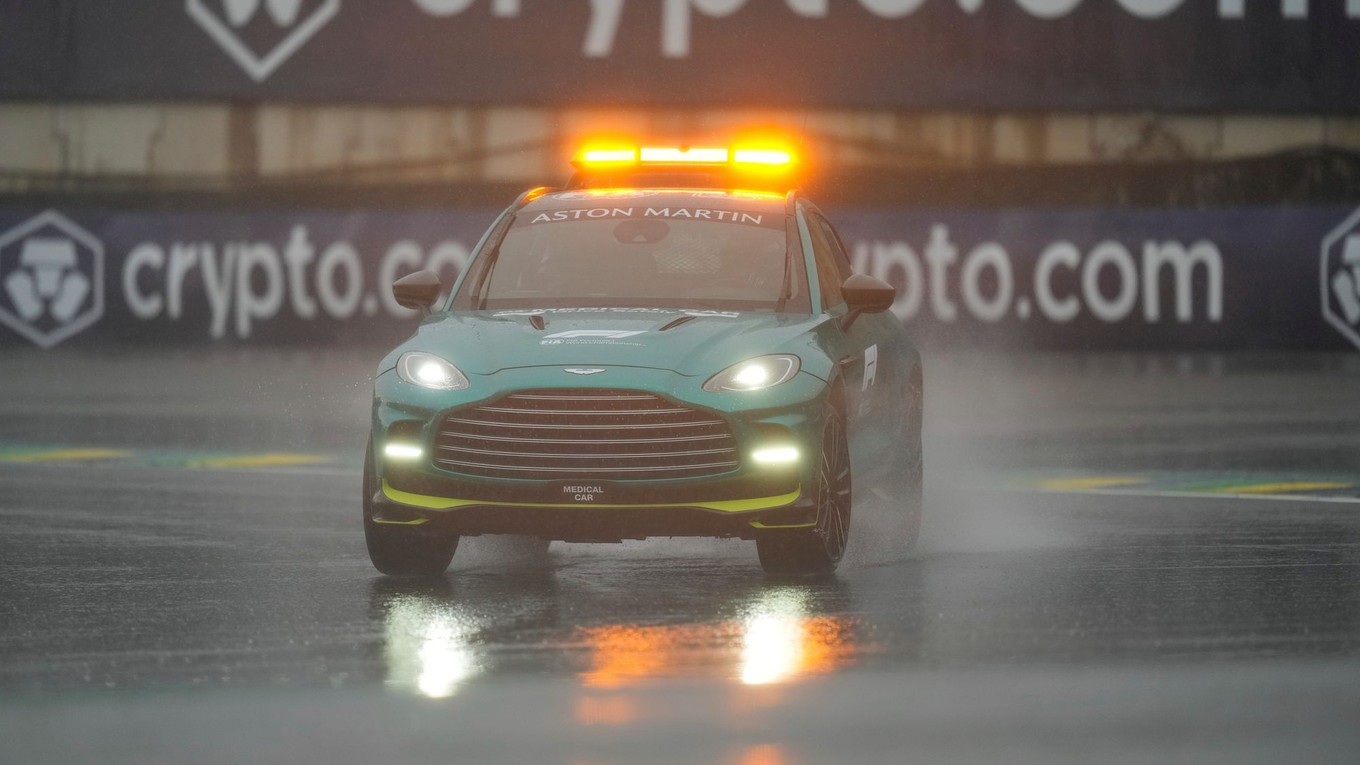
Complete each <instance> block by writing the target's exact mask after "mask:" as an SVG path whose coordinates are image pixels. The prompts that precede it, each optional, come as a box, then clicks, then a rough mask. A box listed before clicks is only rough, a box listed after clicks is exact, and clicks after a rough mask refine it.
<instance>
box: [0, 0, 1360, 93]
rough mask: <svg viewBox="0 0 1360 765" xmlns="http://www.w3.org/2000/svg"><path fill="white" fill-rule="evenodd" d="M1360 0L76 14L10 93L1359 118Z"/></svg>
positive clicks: (288, 0)
mask: <svg viewBox="0 0 1360 765" xmlns="http://www.w3.org/2000/svg"><path fill="white" fill-rule="evenodd" d="M1358 57H1360V0H1250V2H1248V0H384V2H376V0H119V1H118V2H108V0H67V1H66V2H27V3H19V2H11V3H8V4H6V5H5V7H4V8H3V9H0V98H8V99H15V98H32V99H48V100H51V99H63V100H67V99H98V100H137V101H143V100H170V99H231V100H257V101H279V100H284V101H322V102H332V101H343V102H356V101H357V102H407V103H421V104H427V103H498V104H513V105H538V104H570V105H581V104H589V105H600V104H605V105H609V104H627V105H631V106H644V105H714V106H728V107H759V106H783V107H791V108H803V107H808V108H811V107H819V106H820V107H846V106H851V107H879V108H939V109H1046V110H1069V109H1070V110H1090V109H1107V110H1113V109H1156V110H1201V109H1210V110H1225V109H1237V110H1251V111H1256V112H1264V111H1307V112H1339V113H1356V112H1360V99H1357V98H1356V94H1357V93H1360V58H1358Z"/></svg>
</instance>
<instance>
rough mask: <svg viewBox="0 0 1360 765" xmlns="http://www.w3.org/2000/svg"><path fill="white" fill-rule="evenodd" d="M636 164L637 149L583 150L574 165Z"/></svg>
mask: <svg viewBox="0 0 1360 765" xmlns="http://www.w3.org/2000/svg"><path fill="white" fill-rule="evenodd" d="M634 162H637V149H631V148H630V149H583V150H582V151H581V152H580V153H579V154H577V155H576V161H575V162H573V163H572V164H575V165H630V164H633V163H634Z"/></svg>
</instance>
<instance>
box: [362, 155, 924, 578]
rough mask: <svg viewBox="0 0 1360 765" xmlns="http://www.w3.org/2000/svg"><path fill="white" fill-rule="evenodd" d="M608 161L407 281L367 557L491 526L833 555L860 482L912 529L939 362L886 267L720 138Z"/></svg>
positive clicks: (569, 537) (379, 396) (400, 289)
mask: <svg viewBox="0 0 1360 765" xmlns="http://www.w3.org/2000/svg"><path fill="white" fill-rule="evenodd" d="M643 151H646V150H643ZM681 151H683V150H681ZM612 159H613V160H614V162H615V165H611V166H610V167H609V168H608V170H607V172H606V171H605V170H598V169H596V168H593V167H591V166H590V165H588V164H586V165H578V168H580V169H579V170H578V172H577V175H576V176H575V177H574V178H573V181H572V183H571V185H570V186H569V187H568V188H567V189H566V190H561V191H555V190H549V189H535V190H533V191H530V192H526V193H525V194H523V195H521V196H520V198H519V199H518V200H516V202H515V203H514V204H512V205H511V206H510V207H509V208H508V209H507V210H505V212H504V213H502V214H501V215H500V216H499V218H498V219H497V220H496V221H495V222H494V223H493V224H492V226H491V228H490V229H489V231H488V232H487V233H486V235H485V236H484V237H483V238H482V241H481V242H480V243H479V244H478V246H477V248H476V251H475V253H474V255H473V258H472V260H471V261H470V263H469V265H468V267H467V268H465V269H464V270H463V273H462V274H461V275H460V278H459V279H458V281H457V283H456V284H454V285H453V288H452V291H451V293H450V294H449V296H448V297H447V298H445V299H442V300H441V298H440V295H441V294H442V292H443V288H442V285H441V284H440V282H439V278H438V277H437V276H436V275H435V274H433V273H430V272H418V273H415V274H411V275H409V276H407V277H404V278H402V279H401V280H399V281H397V282H396V284H395V285H394V286H393V290H394V293H395V295H396V298H397V300H398V301H399V302H400V303H402V304H403V305H406V306H407V307H410V308H417V309H419V310H421V311H422V312H423V313H424V314H425V318H424V319H423V320H422V321H421V323H420V326H419V328H418V329H417V330H416V332H415V334H413V335H412V336H411V337H410V338H409V339H407V340H406V341H405V342H403V343H402V344H400V345H399V346H398V347H396V348H395V349H393V350H392V352H391V353H389V354H388V355H387V356H386V357H385V358H384V359H383V360H382V362H381V364H379V366H378V369H377V374H376V376H375V380H374V400H373V422H372V436H371V439H370V443H369V447H368V451H367V454H366V458H365V465H364V476H363V522H364V531H365V536H366V539H367V544H368V551H369V554H370V557H371V558H372V561H373V564H374V566H375V567H377V569H378V570H379V571H381V572H383V573H385V574H389V575H393V576H412V577H416V576H438V575H440V574H442V573H443V572H444V571H445V569H446V568H447V567H448V565H449V563H450V561H451V560H452V557H453V554H454V551H455V549H456V548H457V545H458V541H459V538H460V537H462V536H470V535H481V534H509V535H521V536H526V537H533V538H537V539H540V540H564V541H572V542H585V541H589V542H620V541H622V540H624V539H642V538H647V537H653V536H712V537H739V538H742V539H748V540H754V541H755V543H756V549H757V551H758V553H759V559H760V563H761V565H762V566H763V567H764V568H765V570H766V571H768V572H772V573H780V574H804V573H808V574H811V573H826V572H830V571H832V570H833V569H834V568H835V567H836V565H837V563H838V562H839V561H840V559H841V557H842V555H843V554H844V552H845V548H846V543H847V541H848V539H849V534H850V530H851V520H852V502H851V500H852V497H854V496H861V493H862V492H871V493H872V494H873V495H876V496H877V497H878V498H880V499H882V500H884V505H885V506H886V507H887V508H888V509H889V512H891V513H892V514H893V515H894V516H895V519H894V520H895V523H894V524H893V528H896V529H900V530H901V531H900V532H899V533H898V534H897V536H899V537H900V543H901V545H903V546H904V547H905V546H909V545H910V544H911V543H912V542H913V541H914V540H915V537H916V534H917V530H918V529H919V526H920V520H921V477H922V454H921V413H922V376H921V361H920V355H919V354H918V352H917V350H916V348H915V347H914V346H913V344H912V343H911V341H910V340H909V339H908V338H907V336H906V334H905V333H904V331H903V329H902V326H901V324H900V323H899V322H898V320H897V319H896V318H895V317H894V316H893V314H892V313H890V312H888V308H890V307H891V305H892V303H893V301H894V298H895V290H894V288H893V287H892V286H890V285H888V284H886V283H884V282H882V281H880V280H878V279H874V278H872V277H869V276H866V275H862V274H852V272H851V267H850V262H849V260H848V258H847V257H846V252H845V248H844V246H843V245H842V243H841V241H840V238H839V236H838V235H837V233H836V231H835V229H834V228H833V227H832V225H831V223H830V222H829V221H828V220H827V219H826V218H825V217H824V216H823V215H822V213H821V212H820V211H819V210H818V209H817V207H816V206H814V205H813V204H812V202H811V201H809V200H808V199H807V198H805V197H804V196H802V195H800V194H799V193H797V192H782V193H773V192H769V191H746V190H744V189H746V188H751V187H753V186H757V187H758V186H759V185H760V184H757V183H751V182H747V181H749V179H742V178H739V177H737V176H736V173H738V171H740V169H741V167H740V165H739V164H738V163H737V162H736V161H734V160H730V159H729V158H728V157H727V156H723V157H719V158H715V157H714V155H712V154H709V155H706V156H705V158H704V161H703V162H696V163H694V164H693V165H687V164H684V163H680V162H675V161H673V160H674V157H671V158H670V160H668V162H669V164H665V165H664V166H662V165H659V164H658V165H649V164H647V163H646V162H645V161H640V160H638V159H637V158H636V155H634V159H633V161H632V162H631V163H630V162H627V161H626V158H625V160H624V161H623V162H622V166H618V160H617V157H614V158H612ZM767 180H768V179H767ZM737 184H740V185H737ZM765 185H766V186H769V185H771V184H770V183H766V184H765ZM738 189H743V190H738Z"/></svg>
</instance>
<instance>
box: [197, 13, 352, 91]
mask: <svg viewBox="0 0 1360 765" xmlns="http://www.w3.org/2000/svg"><path fill="white" fill-rule="evenodd" d="M184 10H185V12H186V13H188V14H189V17H190V18H192V19H193V20H194V21H195V22H196V23H197V24H198V25H199V26H200V27H202V28H203V31H205V32H207V33H208V35H209V36H210V37H212V38H213V40H215V41H216V42H217V44H218V45H220V46H222V50H224V51H226V52H227V55H229V56H231V57H232V59H233V60H234V61H235V62H236V63H237V64H238V65H240V67H241V68H242V69H244V70H245V73H246V74H248V75H250V78H251V79H253V80H255V81H256V82H264V81H265V80H267V79H269V76H270V75H271V74H273V73H274V70H276V69H278V68H279V67H280V66H282V65H283V62H285V61H287V60H288V59H289V58H290V57H291V56H292V55H293V54H294V53H296V52H297V51H298V49H299V48H301V47H302V46H303V45H305V44H306V43H307V41H308V40H310V39H312V37H313V36H315V35H316V33H317V32H319V31H320V30H321V28H322V27H323V26H325V25H326V23H327V22H329V21H330V20H331V19H333V18H335V15H336V14H337V13H339V12H340V0H185V2H184ZM261 10H264V11H265V12H264V13H261V12H260V11H261Z"/></svg>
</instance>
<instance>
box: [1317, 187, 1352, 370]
mask: <svg viewBox="0 0 1360 765" xmlns="http://www.w3.org/2000/svg"><path fill="white" fill-rule="evenodd" d="M1322 315H1323V316H1324V317H1326V319H1327V321H1328V322H1330V323H1331V325H1332V326H1333V327H1336V328H1337V329H1338V330H1339V331H1340V332H1341V334H1343V335H1345V336H1346V339H1348V340H1350V341H1351V342H1352V343H1354V344H1355V347H1356V348H1360V210H1356V211H1355V212H1354V213H1353V214H1352V215H1351V217H1349V218H1347V219H1346V222H1344V223H1342V224H1341V225H1340V226H1338V227H1337V228H1335V229H1333V230H1332V233H1330V234H1328V235H1327V238H1326V239H1325V240H1323V242H1322Z"/></svg>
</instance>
